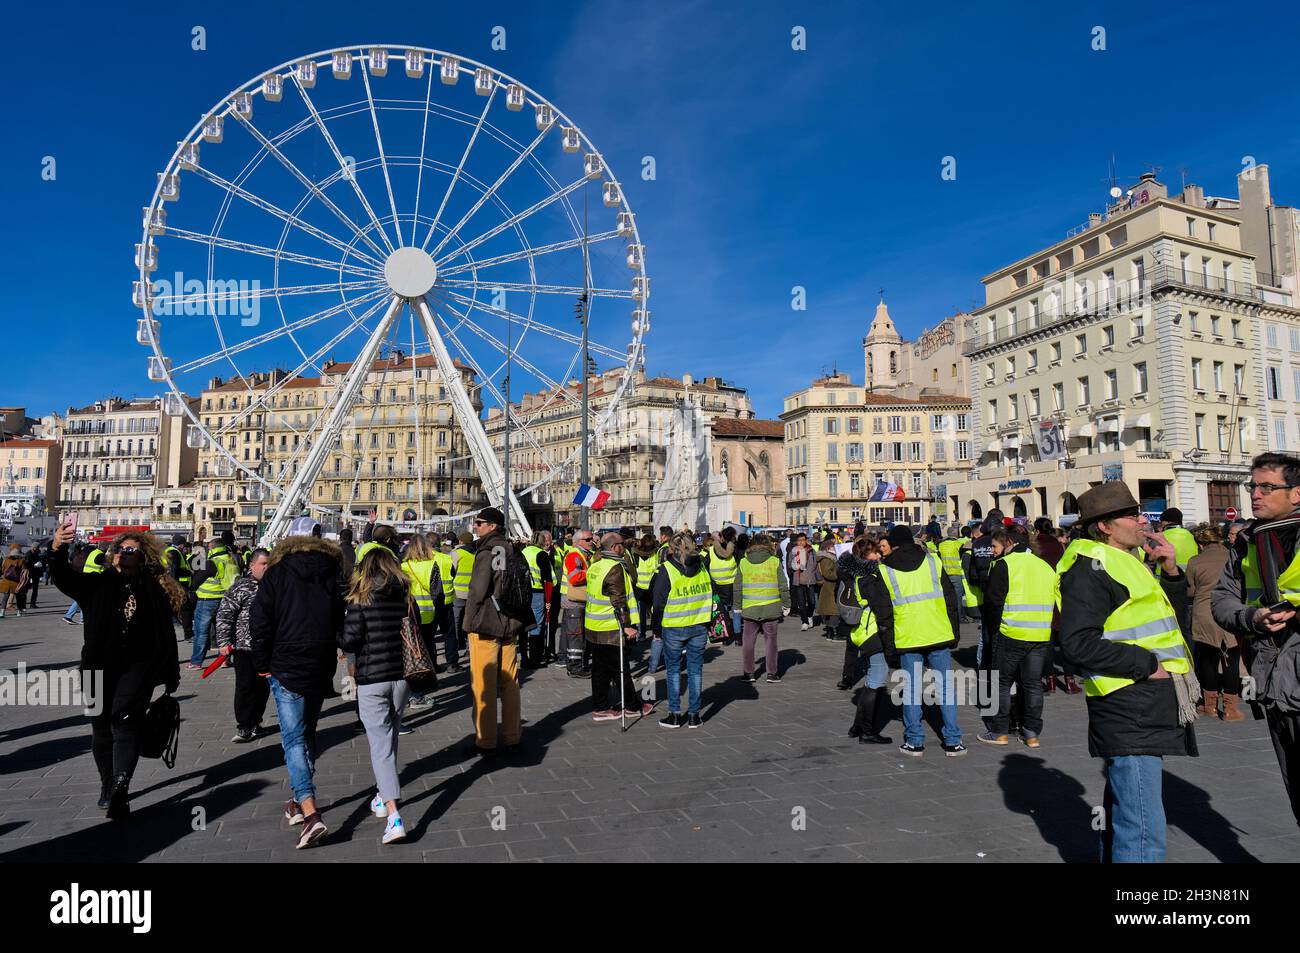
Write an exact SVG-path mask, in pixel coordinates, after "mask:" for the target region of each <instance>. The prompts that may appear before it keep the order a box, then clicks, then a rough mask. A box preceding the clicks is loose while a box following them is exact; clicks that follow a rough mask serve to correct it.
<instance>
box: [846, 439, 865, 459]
mask: <svg viewBox="0 0 1300 953" xmlns="http://www.w3.org/2000/svg"><path fill="white" fill-rule="evenodd" d="M844 447H845V451H844V459H845V462H847V463H861V462H862V444H860V443H846V444H845V445H844Z"/></svg>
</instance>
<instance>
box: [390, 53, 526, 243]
mask: <svg viewBox="0 0 1300 953" xmlns="http://www.w3.org/2000/svg"><path fill="white" fill-rule="evenodd" d="M429 83H430V89H432V83H433V71H432V70H430V71H429ZM496 95H497V87H496V86H495V85H494V86H493V87H492V92H490V93H489V94H488V98H487V102H485V103H484V104H483V112H481V113H480V114H479V117H478V122H477V123H475V125H474V131H473V132H471V133H470V135H469V142H467V143H466V144H465V151H464V152H463V153H462V154H461V157H460V163H459V164H458V165H457V166H456V171H455V172H454V173H453V174H452V177H451V181H450V182H448V183H447V191H446V192H444V193H443V194H442V202H441V203H440V204H439V205H438V212H437V214H435V215H434V216H433V221H432V222H430V223H429V233H428V234H427V235H425V236H424V241H423V242H422V243H421V244H420V247H421V248H422V249H423V248H428V247H429V239H431V238H433V235H434V232H436V231H437V229H438V223H439V222H440V221H442V213H443V212H444V211H446V209H447V201H448V200H449V199H450V198H451V193H452V190H453V189H455V188H456V183H457V182H458V181H459V180H460V174H461V172H462V171H463V170H464V168H465V160H466V159H468V158H469V154H470V150H472V149H473V148H474V142H475V140H477V139H478V134H479V131H480V130H481V129H482V128H483V123H484V122H485V121H486V120H487V116H488V110H489V109H491V108H492V100H494V99H496ZM425 121H426V123H427V121H428V114H427V113H426V114H425ZM538 138H540V137H538ZM420 154H421V155H422V156H423V154H424V140H423V139H421V141H420ZM415 210H416V212H417V213H418V212H419V211H420V209H419V205H418V203H417V205H416V209H415ZM470 214H471V215H472V214H473V212H471V213H470ZM411 233H412V235H414V233H415V230H414V229H412V230H411ZM441 247H442V245H439V246H438V248H441ZM437 254H438V250H437V249H434V251H433V255H435V256H436V255H437Z"/></svg>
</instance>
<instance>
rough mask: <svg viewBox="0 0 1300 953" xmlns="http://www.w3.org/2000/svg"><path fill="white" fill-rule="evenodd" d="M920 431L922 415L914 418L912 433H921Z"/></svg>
mask: <svg viewBox="0 0 1300 953" xmlns="http://www.w3.org/2000/svg"><path fill="white" fill-rule="evenodd" d="M920 432H921V417H920V415H917V416H914V417H913V418H912V433H920Z"/></svg>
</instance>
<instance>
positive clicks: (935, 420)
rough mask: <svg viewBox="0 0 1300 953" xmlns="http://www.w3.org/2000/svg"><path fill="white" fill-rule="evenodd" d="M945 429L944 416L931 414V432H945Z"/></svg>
mask: <svg viewBox="0 0 1300 953" xmlns="http://www.w3.org/2000/svg"><path fill="white" fill-rule="evenodd" d="M943 427H944V423H943V414H931V415H930V429H931V430H943Z"/></svg>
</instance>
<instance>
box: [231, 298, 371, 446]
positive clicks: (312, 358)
mask: <svg viewBox="0 0 1300 953" xmlns="http://www.w3.org/2000/svg"><path fill="white" fill-rule="evenodd" d="M388 300H389V296H388V295H383V296H381V297H380V299H379V300H378V301H376V302H375V303H374V304H372V305H371V306H370V307H369V308H367V309H366V310H365V311H363V312H362V313H361V314H360V315H359V316H354V317H353V319H352V321H351V322H349V323H348V324H347V325H346V326H345V327H344V328H343V329H342V330H341V331H339V332H338V333H337V334H336V335H334V337H332V338H330V339H329V340H328V341H326V342H325V343H324V344H322V345H321V346H320V347H318V348H317V349H316V350H315V351H314V352H313V353H312V354H310V355H308V356H306V357H305V359H304V360H303V361H302V363H300V364H299V365H298V366H297V367H295V368H294V369H293V370H291V371H290V372H289V373H288V374H286V375H284V377H282V378H281V379H280V380H279V382H278V383H276V384H273V385H271V386H270V387H268V388H267V389H266V392H265V393H264V394H262V396H261V402H262V404H263V406H264V407H265V406H266V402H267V401H270V400H274V399H275V396H276V395H277V394H278V393H280V391H282V390H284V389H285V388H286V387H287V386H288V385H289V382H290V381H295V380H297V379H298V378H299V376H300V375H301V374H302V372H303V371H305V370H307V369H308V368H310V367H314V366H315V364H316V362H317V361H318V360H320V359H321V358H322V357H324V356H325V355H326V354H327V353H329V351H330V350H332V349H333V348H335V347H337V346H338V345H339V344H341V343H342V342H343V341H345V340H346V339H347V337H348V335H349V334H351V333H352V332H353V331H355V330H356V329H357V328H359V327H363V326H364V323H365V322H366V321H367V320H369V319H370V317H371V316H372V315H374V314H375V313H376V312H378V311H379V309H380V308H382V307H383V306H384V304H385V303H387V302H388ZM277 330H281V331H283V330H284V329H277ZM226 353H231V350H227V352H226ZM253 410H254V408H253V407H251V406H250V407H247V408H245V409H244V412H243V413H242V414H240V415H239V416H238V417H232V418H231V419H230V423H229V424H228V425H226V426H224V427H222V428H220V429H219V430H217V431H216V435H217V436H224V435H225V434H226V433H227V432H229V431H230V430H231V429H232V428H235V427H237V426H238V425H239V424H240V423H242V422H243V421H245V420H247V419H248V416H249V414H251V413H252V412H253ZM271 413H273V411H271ZM275 416H276V417H278V418H279V419H280V422H281V423H283V424H285V425H286V426H287V427H289V429H291V430H293V431H294V433H298V432H299V431H298V430H297V428H296V427H295V426H294V425H293V424H290V423H289V421H288V420H287V419H286V418H284V416H283V415H282V414H275Z"/></svg>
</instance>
